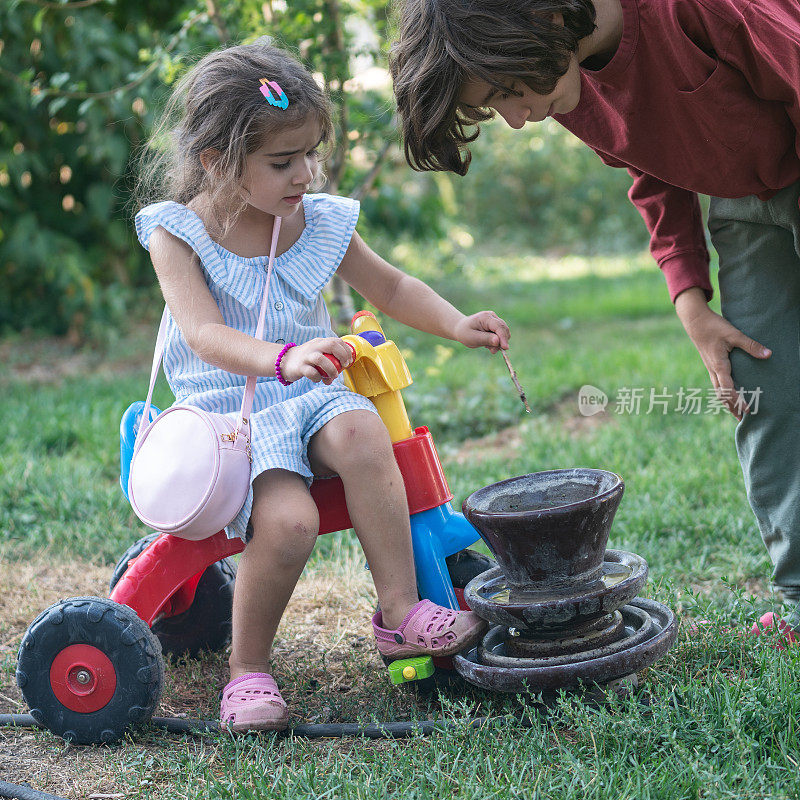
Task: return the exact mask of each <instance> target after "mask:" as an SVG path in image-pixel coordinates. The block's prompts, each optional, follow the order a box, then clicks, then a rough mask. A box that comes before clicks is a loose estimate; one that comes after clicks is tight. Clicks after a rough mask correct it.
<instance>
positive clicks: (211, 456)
mask: <svg viewBox="0 0 800 800" xmlns="http://www.w3.org/2000/svg"><path fill="white" fill-rule="evenodd" d="M280 228H281V218H280V217H275V225H274V226H273V231H272V244H271V247H270V253H269V267H268V268H267V280H266V285H265V286H264V294H263V296H262V298H261V315H260V317H259V320H258V327H257V328H256V339H261V338H262V336H263V334H264V316H265V313H266V308H267V295H268V293H269V282H270V277H271V275H272V265H273V262H274V261H275V250H276V248H277V245H278V233H279V232H280ZM166 329H167V309H166V307H165V308H164V313H163V315H162V316H161V325H160V326H159V329H158V337H157V338H156V347H155V352H154V353H153V367H152V369H151V371H150V389H149V391H148V393H147V400H146V401H145V404H144V407H143V409H142V414H141V417H140V419H141V420H148V419H150V401H151V399H152V397H153V387H154V386H155V383H156V377H157V376H158V369H159V367H160V365H161V359H162V356H163V354H164V340H165V338H166ZM255 388H256V378H255V376H253V375H251V376H248V378H247V382H246V383H245V389H244V397H243V398H242V408H241V411H240V412H239V417H238V419H237V420H235V421H234V417H233V416H232V415H226V414H215V413H213V412H210V411H204V410H203V409H201V408H196V407H195V406H190V405H175V406H172V407H171V408H168V409H167V410H166V411H163V412H162V413H161V414H159V415H158V416H157V417H156V418H155V419H154V420H153V421H152V422H150V424H149V425H146V426H144V424H143V423H141V422H140V423H139V425H140V429H139V431H138V432H137V435H136V443H135V445H134V449H133V457H132V458H131V466H130V474H129V476H128V499H129V500H130V503H131V507H132V508H133V510H134V513H135V514H136V516H137V517H139V519H140V520H141V521H142V522H144V523H145V525H149V526H150V527H151V528H153V529H155V530H157V531H160V532H162V533H171V534H173V535H175V536H180V537H182V538H184V539H205V538H207V537H209V536H213V535H214V534H215V533H217V532H218V531H220V530H222V529H223V528H225V526H226V525H229V524H230V522H231V520H233V518H234V517H235V516H236V515H237V514H238V513H239V511H240V510H241V508H242V506H243V505H244V501H245V500H246V499H247V493H248V491H249V490H250V464H251V457H250V431H249V424H248V416H249V415H250V410H251V408H252V407H253V395H254V394H255Z"/></svg>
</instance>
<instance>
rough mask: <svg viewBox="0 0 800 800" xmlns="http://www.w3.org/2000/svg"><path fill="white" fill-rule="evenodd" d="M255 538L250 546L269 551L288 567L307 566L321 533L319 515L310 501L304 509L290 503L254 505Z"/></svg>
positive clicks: (251, 518)
mask: <svg viewBox="0 0 800 800" xmlns="http://www.w3.org/2000/svg"><path fill="white" fill-rule="evenodd" d="M250 522H251V524H252V527H253V536H252V538H251V539H250V542H249V543H248V545H247V546H248V547H249V548H251V549H256V550H265V551H267V552H268V553H269V556H270V558H271V559H273V560H275V561H277V562H278V563H280V564H283V565H284V566H289V565H292V564H296V563H298V562H300V561H302V562H303V563H305V561H306V560H307V559H308V556H309V555H310V554H311V551H312V550H313V549H314V544H315V543H316V541H317V535H318V534H319V513H318V512H317V509H316V506H315V505H314V504H313V501H311V499H310V497H309V498H308V503H307V504H303V505H302V506H300V505H298V504H296V503H291V502H288V503H286V504H285V505H283V504H281V502H280V500H277V501H276V500H275V499H273V501H272V503H254V504H253V513H252V515H251V517H250Z"/></svg>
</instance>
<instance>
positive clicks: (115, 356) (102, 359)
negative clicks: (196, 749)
mask: <svg viewBox="0 0 800 800" xmlns="http://www.w3.org/2000/svg"><path fill="white" fill-rule="evenodd" d="M154 325H155V327H154V326H153V325H152V324H140V325H136V326H135V327H134V328H133V329H132V330H130V331H128V332H127V333H126V338H125V339H124V340H121V341H120V342H117V343H115V344H112V345H109V346H105V345H97V346H93V345H88V344H84V345H80V346H76V345H75V344H72V343H70V341H69V340H68V339H66V338H61V337H48V338H40V339H32V340H28V339H26V340H24V345H21V340H20V339H17V338H5V339H3V340H2V341H0V364H2V365H3V367H4V369H3V371H2V373H0V383H3V382H7V381H8V380H9V379H11V380H16V381H22V382H23V383H31V384H52V383H57V382H58V381H61V380H63V379H65V378H75V377H79V376H83V375H89V374H91V375H98V374H99V375H118V374H121V373H126V372H141V371H143V370H145V369H147V366H148V365H149V364H150V361H151V359H152V352H153V345H154V344H155V333H156V331H157V330H158V321H156V322H155V323H154Z"/></svg>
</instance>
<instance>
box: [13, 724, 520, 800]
mask: <svg viewBox="0 0 800 800" xmlns="http://www.w3.org/2000/svg"><path fill="white" fill-rule="evenodd" d="M501 721H509V722H510V721H516V722H517V723H518V724H522V725H524V726H526V727H527V726H528V725H529V724H530V723H529V721H527V720H526V719H525V718H522V719H520V718H518V717H514V716H512V715H505V716H500V717H472V718H470V719H467V720H449V719H424V720H418V721H415V722H380V723H368V724H365V725H361V724H358V723H353V722H342V723H335V724H325V725H322V724H319V725H311V724H305V723H299V724H297V725H293V726H292V727H291V728H288V729H287V730H286V731H285V732H284V735H285V736H301V737H303V738H305V739H323V738H342V737H345V736H363V737H366V738H367V739H402V738H404V737H406V736H414V735H424V736H428V735H430V734H432V733H434V732H435V731H446V730H448V729H450V728H455V727H461V726H463V725H464V724H466V726H467V727H468V728H480V727H482V726H484V725H487V724H489V723H495V722H501ZM150 722H151V724H153V725H155V726H156V727H157V728H163V729H164V730H166V731H169V732H170V733H193V734H203V733H219V731H220V727H219V722H217V721H216V720H211V719H178V718H177V717H153V718H152V719H151V720H150ZM3 725H14V726H17V727H21V728H40V727H42V726H41V725H39V723H38V722H36V720H35V719H34V718H33V717H32V716H31V715H30V714H0V726H3ZM0 796H2V795H0Z"/></svg>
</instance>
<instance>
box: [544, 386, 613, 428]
mask: <svg viewBox="0 0 800 800" xmlns="http://www.w3.org/2000/svg"><path fill="white" fill-rule="evenodd" d="M551 413H553V415H554V416H555V418H556V421H557V424H558V425H560V426H561V428H562V429H563V430H564V431H565V432H566V433H568V434H570V435H571V436H574V437H579V436H588V435H591V434H592V433H594V432H595V431H597V430H599V429H600V428H602V427H604V426H606V425H618V424H619V420H618V419H617V417H616V416H615V415H614V414H612V413H610V412H609V411H608V410H607V409H606V410H603V411H599V412H598V413H597V414H592V415H591V416H588V417H587V416H584V415H583V414H581V413H580V411H578V402H577V392H576V393H574V394H570V395H569V396H567V397H564V398H563V399H562V400H561V401H560V402H559V403H557V404H556V405H555V406H554V407H553V409H552V412H551Z"/></svg>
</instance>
